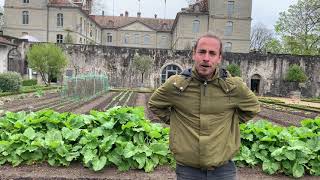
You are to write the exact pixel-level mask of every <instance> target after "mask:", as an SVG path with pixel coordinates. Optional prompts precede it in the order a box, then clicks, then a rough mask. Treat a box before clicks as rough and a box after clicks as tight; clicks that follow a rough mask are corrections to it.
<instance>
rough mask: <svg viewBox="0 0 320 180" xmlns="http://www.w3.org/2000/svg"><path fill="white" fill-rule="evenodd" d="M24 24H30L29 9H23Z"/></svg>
mask: <svg viewBox="0 0 320 180" xmlns="http://www.w3.org/2000/svg"><path fill="white" fill-rule="evenodd" d="M22 24H29V11H22Z"/></svg>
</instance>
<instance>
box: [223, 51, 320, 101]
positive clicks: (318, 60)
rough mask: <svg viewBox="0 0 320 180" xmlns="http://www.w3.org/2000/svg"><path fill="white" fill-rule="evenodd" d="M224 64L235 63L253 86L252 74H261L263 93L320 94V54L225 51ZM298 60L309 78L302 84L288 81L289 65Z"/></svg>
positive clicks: (261, 91) (248, 83) (296, 62)
mask: <svg viewBox="0 0 320 180" xmlns="http://www.w3.org/2000/svg"><path fill="white" fill-rule="evenodd" d="M224 59H225V62H224V65H227V64H230V63H234V64H238V65H240V67H241V71H242V78H243V79H244V81H245V82H246V83H247V85H248V87H251V82H252V81H251V80H252V77H253V76H255V77H257V76H258V77H260V87H259V94H260V95H275V96H288V95H289V92H290V91H293V90H299V89H300V88H301V93H302V95H303V96H305V97H311V96H314V97H318V96H320V71H319V68H320V56H292V55H281V54H280V55H276V54H267V55H266V54H260V53H248V54H247V53H246V54H241V53H226V54H225V56H224ZM292 64H298V65H299V66H300V67H302V69H303V70H304V71H305V73H306V75H307V76H308V80H307V82H306V83H305V84H303V85H302V87H301V86H300V87H299V86H298V84H295V83H290V82H286V81H285V76H286V73H287V70H288V68H289V66H290V65H292Z"/></svg>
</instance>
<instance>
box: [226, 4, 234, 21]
mask: <svg viewBox="0 0 320 180" xmlns="http://www.w3.org/2000/svg"><path fill="white" fill-rule="evenodd" d="M227 11H228V16H229V17H231V16H232V15H233V11H234V1H228V9H227Z"/></svg>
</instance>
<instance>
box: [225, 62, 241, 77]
mask: <svg viewBox="0 0 320 180" xmlns="http://www.w3.org/2000/svg"><path fill="white" fill-rule="evenodd" d="M227 70H228V71H229V73H230V74H231V76H233V77H236V76H238V77H241V69H240V67H239V66H238V65H236V64H229V65H228V66H227Z"/></svg>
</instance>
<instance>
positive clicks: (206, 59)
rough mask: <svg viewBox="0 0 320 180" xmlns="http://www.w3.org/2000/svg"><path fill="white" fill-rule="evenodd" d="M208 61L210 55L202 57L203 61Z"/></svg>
mask: <svg viewBox="0 0 320 180" xmlns="http://www.w3.org/2000/svg"><path fill="white" fill-rule="evenodd" d="M209 60H210V55H209V53H206V54H205V55H204V57H203V61H209Z"/></svg>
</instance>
